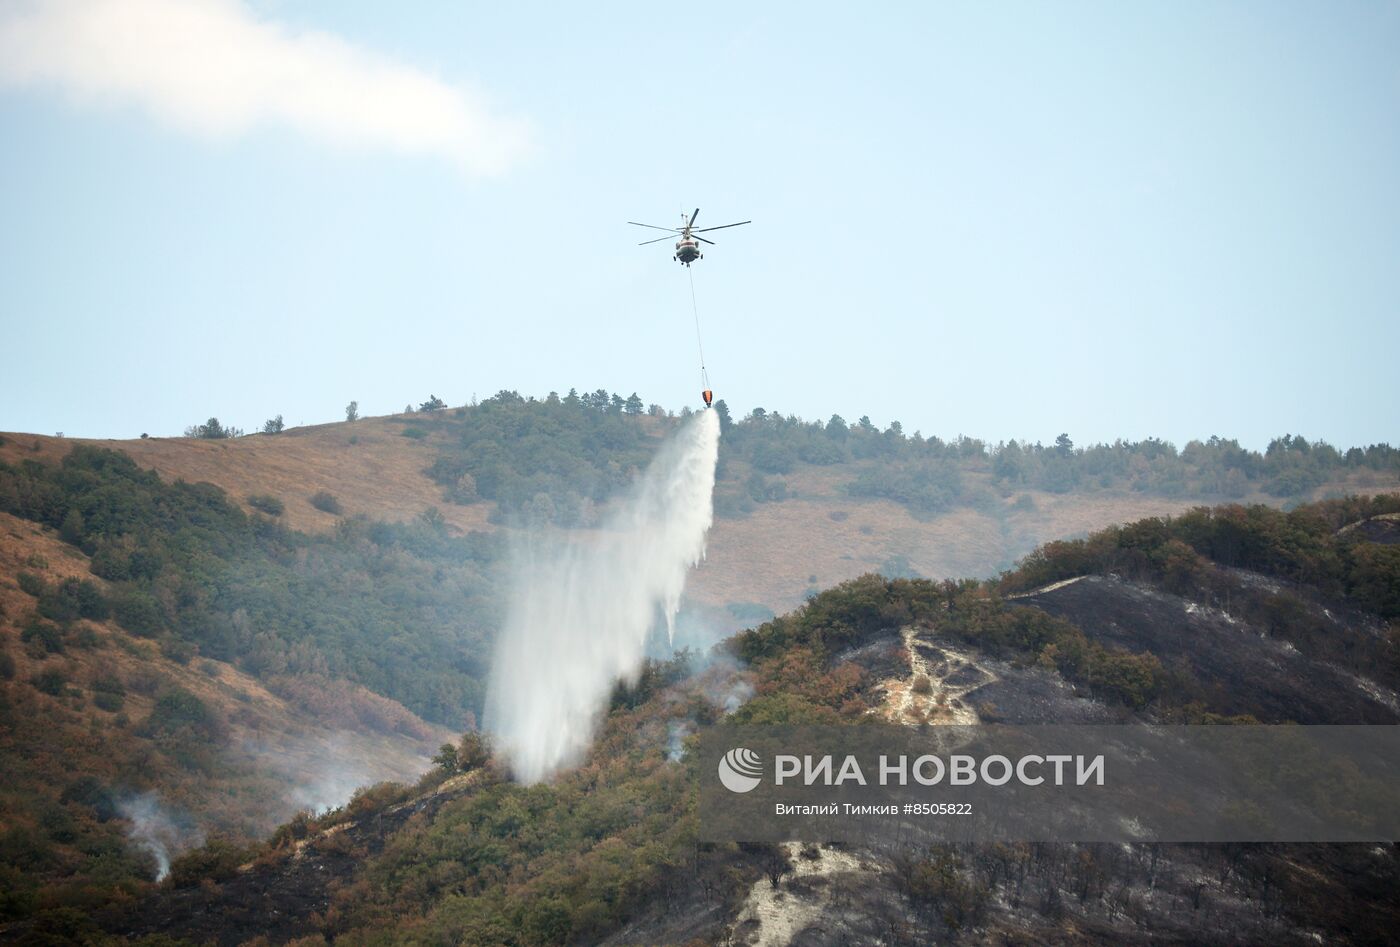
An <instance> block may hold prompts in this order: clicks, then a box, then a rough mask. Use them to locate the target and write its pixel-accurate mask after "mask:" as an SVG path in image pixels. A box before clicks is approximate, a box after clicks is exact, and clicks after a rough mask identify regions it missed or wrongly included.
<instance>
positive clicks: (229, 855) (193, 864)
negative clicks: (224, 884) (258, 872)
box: [168, 839, 251, 888]
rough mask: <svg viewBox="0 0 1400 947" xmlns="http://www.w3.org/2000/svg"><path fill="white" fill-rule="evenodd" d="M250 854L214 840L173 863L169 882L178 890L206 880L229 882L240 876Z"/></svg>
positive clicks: (240, 848)
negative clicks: (242, 866)
mask: <svg viewBox="0 0 1400 947" xmlns="http://www.w3.org/2000/svg"><path fill="white" fill-rule="evenodd" d="M250 855H251V852H250V851H249V850H248V849H245V848H242V847H240V846H237V845H234V844H233V843H231V842H225V841H222V840H220V839H214V840H213V841H210V842H207V843H206V844H205V845H203V846H202V847H200V848H196V849H194V850H193V851H189V852H186V853H185V854H183V855H181V856H180V857H179V858H177V859H175V861H173V862H171V864H170V876H169V879H168V880H169V883H170V884H171V885H173V886H174V887H176V888H192V887H194V886H195V885H197V884H199V883H200V882H201V881H205V880H209V881H215V882H217V881H226V880H228V879H229V878H232V877H233V876H234V875H236V874H238V866H239V865H241V864H243V863H244V862H245V861H247V860H248V858H249V857H250Z"/></svg>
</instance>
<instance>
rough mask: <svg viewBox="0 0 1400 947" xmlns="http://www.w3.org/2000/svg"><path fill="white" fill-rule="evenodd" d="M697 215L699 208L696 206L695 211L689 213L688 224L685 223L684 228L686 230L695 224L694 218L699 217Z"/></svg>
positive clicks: (698, 214)
mask: <svg viewBox="0 0 1400 947" xmlns="http://www.w3.org/2000/svg"><path fill="white" fill-rule="evenodd" d="M699 216H700V208H698V207H697V208H695V213H693V214H691V215H690V223H688V224H686V225H685V229H686V230H689V229H690V228H691V227H694V226H695V218H696V217H699Z"/></svg>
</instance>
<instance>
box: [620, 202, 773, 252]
mask: <svg viewBox="0 0 1400 947" xmlns="http://www.w3.org/2000/svg"><path fill="white" fill-rule="evenodd" d="M699 216H700V208H698V207H697V208H695V213H693V214H691V215H690V219H689V220H686V217H685V213H684V212H682V213H681V225H680V226H679V227H658V226H656V225H655V224H639V223H637V222H636V221H635V220H629V221H627V222H628V223H629V224H631V225H632V226H634V227H650V228H651V229H652V230H665V231H667V234H668V235H667V236H665V237H657V238H656V239H655V240H643V241H642V242H641V243H639V244H637V246H639V247H644V246H646V245H647V244H649V243H660V242H661V241H662V240H670V239H671V236H673V235H675V234H680V240H678V241H676V252H675V254H674V255H673V256H672V257H671V259H673V260H676V261H677V262H679V263H681V264H683V265H685V266H690V264H692V263H694V262H695V261H696V260H703V259H705V254H703V253H701V252H700V244H702V243H708V244H709V245H710V246H714V245H715V242H714V241H713V240H706V239H705V238H704V237H700V236H697V234H702V233H709V232H710V231H711V230H723V229H724V228H725V227H742V226H743V225H744V224H749V223H753V221H751V220H741V221H739V222H738V223H737V224H720V225H719V226H718V227H701V228H700V229H698V230H697V229H696V228H695V218H696V217H699Z"/></svg>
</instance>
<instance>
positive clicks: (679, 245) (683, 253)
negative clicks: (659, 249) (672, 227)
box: [676, 237, 701, 266]
mask: <svg viewBox="0 0 1400 947" xmlns="http://www.w3.org/2000/svg"><path fill="white" fill-rule="evenodd" d="M700 257H701V254H700V243H699V242H698V241H697V240H695V239H693V238H691V237H682V238H681V239H680V240H678V241H676V259H677V260H679V261H680V262H681V263H684V264H685V265H686V266H689V265H690V264H692V263H694V262H695V261H696V260H698V259H700Z"/></svg>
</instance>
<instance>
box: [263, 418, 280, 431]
mask: <svg viewBox="0 0 1400 947" xmlns="http://www.w3.org/2000/svg"><path fill="white" fill-rule="evenodd" d="M282 427H283V424H282V415H280V414H279V415H277V417H275V418H269V419H268V420H266V421H264V422H263V433H264V434H281V433H282Z"/></svg>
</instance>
